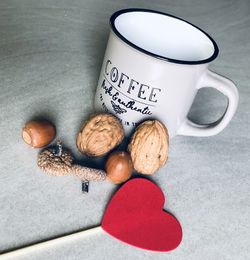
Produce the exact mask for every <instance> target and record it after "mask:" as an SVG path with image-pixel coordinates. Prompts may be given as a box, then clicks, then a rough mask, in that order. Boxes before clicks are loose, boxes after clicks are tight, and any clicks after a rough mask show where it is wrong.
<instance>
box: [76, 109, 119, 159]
mask: <svg viewBox="0 0 250 260" xmlns="http://www.w3.org/2000/svg"><path fill="white" fill-rule="evenodd" d="M123 138H124V130H123V127H122V125H121V123H120V121H119V120H118V119H117V118H116V117H115V116H113V115H111V114H98V115H95V116H93V117H92V118H91V119H90V120H89V121H87V122H86V123H85V124H84V125H83V127H82V129H81V131H80V132H79V134H78V136H77V139H76V145H77V147H78V149H79V151H80V152H82V153H85V154H87V155H89V156H102V155H104V154H106V153H108V152H109V151H110V150H111V149H113V148H114V147H115V146H117V145H119V144H120V143H121V142H122V140H123Z"/></svg>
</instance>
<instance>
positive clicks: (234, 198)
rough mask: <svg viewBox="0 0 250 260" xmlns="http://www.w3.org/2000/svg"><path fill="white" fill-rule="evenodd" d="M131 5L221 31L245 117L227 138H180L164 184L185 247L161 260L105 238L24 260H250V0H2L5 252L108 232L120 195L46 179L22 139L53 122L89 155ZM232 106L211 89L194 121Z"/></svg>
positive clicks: (0, 206)
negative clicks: (88, 138)
mask: <svg viewBox="0 0 250 260" xmlns="http://www.w3.org/2000/svg"><path fill="white" fill-rule="evenodd" d="M127 7H146V8H151V9H156V10H161V11H165V12H168V13H171V14H173V15H177V16H180V17H182V18H184V19H186V20H188V21H190V22H193V23H194V24H196V25H198V26H200V27H201V28H203V29H205V30H206V31H207V32H208V33H210V34H211V35H212V36H213V37H214V38H215V39H216V41H217V42H218V45H219V47H220V56H219V57H218V58H217V60H216V61H215V62H214V63H213V64H212V65H211V68H212V69H213V70H215V71H217V72H218V73H220V74H222V75H226V76H228V77H229V78H231V79H233V80H234V81H235V83H236V84H237V85H238V88H239V92H240V103H239V108H238V111H237V113H236V116H235V117H234V119H233V120H232V122H231V124H230V125H229V126H228V127H227V128H226V129H225V130H224V131H223V132H222V133H221V134H219V135H217V136H215V137H209V138H192V137H176V138H175V139H173V140H171V147H170V160H169V163H168V165H167V166H166V167H165V168H163V169H162V170H160V171H159V172H158V173H157V175H155V176H154V177H153V179H154V180H155V181H156V182H157V183H158V184H159V186H160V187H161V188H162V190H163V191H164V193H165V195H166V201H167V202H166V205H165V208H166V209H168V210H170V211H171V212H173V213H174V214H175V215H176V216H177V218H178V219H179V220H180V222H181V223H182V226H183V232H184V236H183V241H182V244H181V245H180V247H179V248H178V249H177V250H175V251H173V252H170V253H167V254H166V253H165V254H158V253H151V252H146V251H142V250H139V249H136V248H133V247H130V246H127V245H124V244H122V243H120V242H118V241H116V240H114V239H112V238H110V237H109V236H107V235H100V236H95V237H90V238H88V239H86V240H84V241H79V242H78V243H73V244H68V245H65V246H63V247H58V248H53V249H50V250H48V251H46V250H45V251H42V252H37V254H32V255H29V256H25V257H24V258H22V259H100V260H101V259H189V260H190V259H191V260H193V259H197V260H200V259H211V260H214V259H237V260H245V259H249V253H250V252H249V246H250V221H249V214H250V202H249V191H250V183H249V182H250V174H249V169H250V163H249V154H250V153H249V151H250V148H249V147H250V140H249V139H250V135H249V132H250V127H249V123H250V118H249V111H250V88H249V81H250V76H249V64H250V32H249V28H250V2H249V1H248V0H239V1H237V0H232V1H229V0H211V1H207V0H202V1H200V0H190V1H182V0H178V1H177V0H175V1H170V0H168V1H163V0H162V1H160V0H156V1H146V0H144V1H133V0H126V1H125V0H118V1H114V0H72V1H66V0H60V1H59V0H44V1H35V0H33V1H31V0H22V1H18V0H16V1H13V0H8V1H7V0H6V1H5V0H1V1H0V105H1V107H0V122H1V123H0V140H1V145H0V251H4V250H11V249H12V248H15V247H20V246H23V245H26V244H29V243H33V242H35V241H40V240H44V239H48V238H50V237H54V236H58V235H61V234H64V233H67V232H73V231H75V230H79V229H81V228H87V227H89V226H92V225H96V224H98V223H100V221H101V218H102V214H103V211H104V208H105V205H106V202H107V201H108V199H109V197H110V196H111V194H112V193H113V191H114V189H115V186H113V185H111V184H109V183H107V182H105V183H96V184H94V183H93V184H91V192H90V193H89V195H87V196H83V195H81V193H80V186H79V182H78V180H77V179H75V178H74V177H70V176H68V177H61V178H55V177H50V176H47V175H45V174H42V173H41V172H40V171H39V170H38V169H37V167H36V156H37V152H38V151H37V150H35V149H30V148H29V147H27V146H26V145H25V144H24V143H23V142H22V140H21V137H20V130H21V128H22V126H23V125H24V123H25V122H26V121H27V120H29V119H30V118H33V117H46V118H49V119H51V120H52V121H53V122H54V123H55V124H56V126H57V130H58V136H59V137H61V138H62V140H63V142H64V144H65V145H67V146H68V147H69V148H71V150H72V151H73V152H74V153H75V155H76V156H77V157H78V158H80V157H81V156H80V154H79V153H78V152H77V150H76V147H75V136H76V133H77V131H78V129H79V127H80V125H81V122H83V120H84V119H86V118H87V117H88V115H89V114H90V113H91V112H92V111H93V98H94V92H95V87H96V82H97V79H98V74H99V70H100V65H101V62H102V58H103V54H104V49H105V45H106V40H107V36H108V33H109V26H108V18H109V16H110V15H111V14H112V13H113V11H115V10H118V9H121V8H127ZM225 104H226V100H225V98H224V97H223V96H221V95H219V94H218V93H217V92H215V91H211V90H203V91H202V92H200V93H199V95H198V97H197V99H196V101H195V104H194V106H193V108H192V110H191V114H190V116H191V117H192V118H194V119H195V120H197V121H199V122H201V121H202V122H210V121H212V120H214V119H216V118H218V117H219V115H220V114H221V113H222V111H223V110H224V107H225ZM20 259H21V258H20Z"/></svg>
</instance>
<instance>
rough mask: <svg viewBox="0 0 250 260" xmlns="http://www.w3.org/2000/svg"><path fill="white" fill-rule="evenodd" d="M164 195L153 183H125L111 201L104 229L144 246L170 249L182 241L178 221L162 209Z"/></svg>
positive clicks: (133, 244) (143, 181) (146, 247)
mask: <svg viewBox="0 0 250 260" xmlns="http://www.w3.org/2000/svg"><path fill="white" fill-rule="evenodd" d="M164 202H165V198H164V194H163V192H162V191H161V189H160V188H159V187H158V186H157V185H156V184H154V183H153V182H151V181H149V180H146V179H142V178H137V179H132V180H130V181H128V182H127V183H125V184H124V185H123V186H122V187H121V188H120V189H119V190H118V191H117V192H116V194H115V195H114V196H113V198H112V199H111V201H110V202H109V204H108V207H107V209H106V212H105V214H104V217H103V220H102V225H101V226H102V228H103V230H105V231H106V232H107V233H109V234H110V235H112V236H113V237H115V238H117V239H119V240H121V241H123V242H125V243H128V244H130V245H132V246H136V247H139V248H142V249H148V250H153V251H162V252H167V251H170V250H173V249H175V248H176V247H177V246H178V245H179V244H180V242H181V239H182V229H181V225H180V223H179V221H178V220H177V219H176V218H175V217H174V216H173V215H171V214H169V213H167V212H166V211H164V210H163V206H164Z"/></svg>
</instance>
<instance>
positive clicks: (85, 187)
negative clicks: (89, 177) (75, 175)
mask: <svg viewBox="0 0 250 260" xmlns="http://www.w3.org/2000/svg"><path fill="white" fill-rule="evenodd" d="M88 192H89V181H83V182H82V193H88Z"/></svg>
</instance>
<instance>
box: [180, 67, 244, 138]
mask: <svg viewBox="0 0 250 260" xmlns="http://www.w3.org/2000/svg"><path fill="white" fill-rule="evenodd" d="M204 87H212V88H215V89H217V90H218V91H220V92H221V93H222V94H224V95H225V96H226V97H227V98H228V105H227V108H226V111H225V112H224V114H223V115H222V117H221V118H220V119H218V120H217V121H215V122H213V123H210V124H205V125H200V124H196V123H194V122H192V121H190V120H189V119H188V118H186V119H185V120H184V122H183V123H182V125H181V127H180V128H179V130H178V132H177V134H178V135H189V136H212V135H216V134H218V133H219V132H221V131H222V130H223V129H224V128H225V127H226V126H227V125H228V123H229V122H230V120H231V119H232V117H233V115H234V113H235V111H236V109H237V106H238V101H239V93H238V90H237V88H236V86H235V84H234V83H233V82H232V81H231V80H229V79H227V78H225V77H223V76H220V75H218V74H216V73H214V72H212V71H210V70H207V71H206V72H205V74H204V75H203V76H202V78H201V80H200V82H199V84H198V85H197V89H201V88H204Z"/></svg>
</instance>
